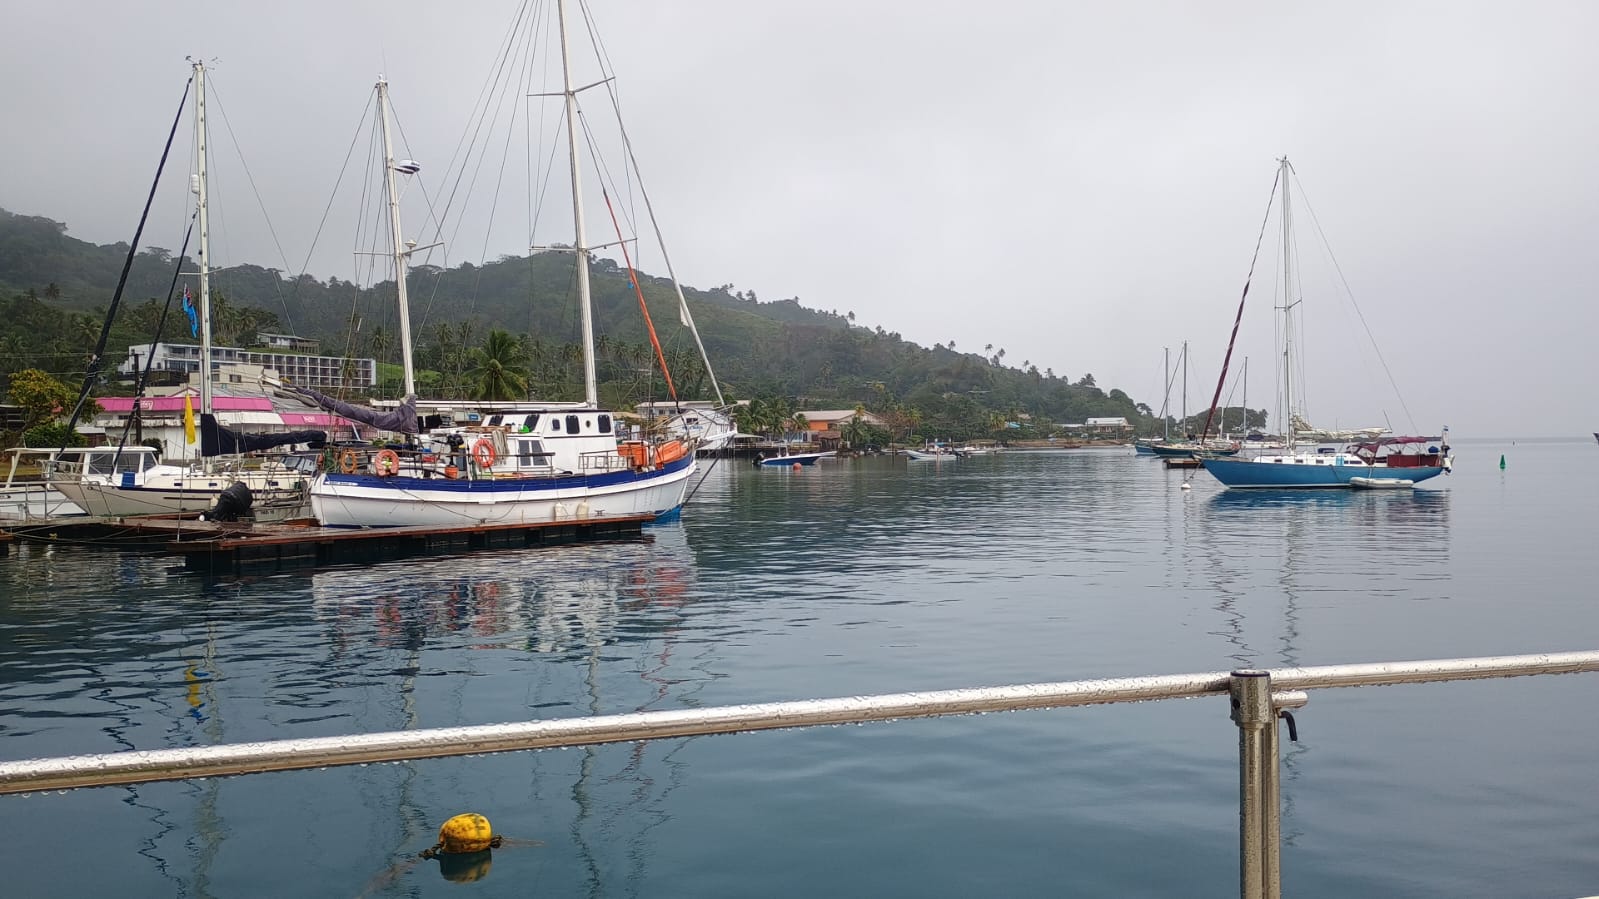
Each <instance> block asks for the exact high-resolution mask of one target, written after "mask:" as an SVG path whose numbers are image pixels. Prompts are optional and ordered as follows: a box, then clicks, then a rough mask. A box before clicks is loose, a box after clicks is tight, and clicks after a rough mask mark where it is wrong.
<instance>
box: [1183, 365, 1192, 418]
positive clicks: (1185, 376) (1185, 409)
mask: <svg viewBox="0 0 1599 899" xmlns="http://www.w3.org/2000/svg"><path fill="white" fill-rule="evenodd" d="M1191 430H1192V429H1191V428H1189V427H1188V341H1186V340H1185V341H1183V439H1184V440H1187V439H1188V435H1189V432H1190V431H1191Z"/></svg>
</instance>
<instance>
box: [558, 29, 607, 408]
mask: <svg viewBox="0 0 1599 899" xmlns="http://www.w3.org/2000/svg"><path fill="white" fill-rule="evenodd" d="M555 8H556V12H557V14H558V16H559V19H560V25H561V93H562V95H563V96H565V97H566V146H567V155H568V157H569V159H570V168H571V172H572V232H573V237H572V249H573V251H575V252H576V253H577V297H578V304H579V308H580V309H581V311H582V321H583V399H584V400H585V401H586V402H587V403H588V404H589V405H590V406H598V405H599V404H600V393H599V385H598V383H597V381H596V379H595V375H594V309H593V301H592V299H591V298H590V296H589V248H588V246H587V245H586V244H585V243H584V240H585V237H584V233H583V187H582V183H583V182H582V177H581V174H580V172H579V171H578V166H577V129H578V121H577V92H576V91H574V90H573V89H572V61H571V50H570V48H569V47H568V46H567V43H568V42H567V38H566V0H560V2H558V3H557V4H556V6H555Z"/></svg>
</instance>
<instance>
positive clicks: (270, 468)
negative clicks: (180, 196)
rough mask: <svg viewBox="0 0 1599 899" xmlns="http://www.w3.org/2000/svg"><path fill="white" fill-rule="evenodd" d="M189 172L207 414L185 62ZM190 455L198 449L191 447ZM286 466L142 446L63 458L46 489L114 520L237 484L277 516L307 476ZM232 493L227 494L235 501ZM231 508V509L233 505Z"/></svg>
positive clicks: (197, 186) (207, 261)
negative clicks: (185, 455) (166, 455)
mask: <svg viewBox="0 0 1599 899" xmlns="http://www.w3.org/2000/svg"><path fill="white" fill-rule="evenodd" d="M192 64H193V68H194V76H193V77H194V135H195V137H194V140H195V164H196V167H195V172H194V174H193V175H192V176H191V181H190V189H191V190H192V191H193V192H194V195H195V211H196V216H197V219H198V222H197V225H198V227H199V230H200V252H199V273H198V274H199V287H200V296H199V327H200V373H199V382H200V385H199V400H200V409H199V412H200V414H201V415H202V416H204V415H209V414H210V413H211V412H212V382H211V376H212V372H211V355H212V354H211V252H210V218H209V216H210V209H209V204H208V203H207V198H206V191H207V186H208V185H207V156H206V151H207V144H208V143H209V135H208V132H207V130H206V119H205V63H204V62H202V61H200V60H193V62H192ZM197 449H198V447H197ZM286 462H292V460H279V459H272V458H257V459H250V460H248V461H246V460H245V459H243V458H241V457H237V456H234V457H230V458H227V459H203V458H201V459H195V460H194V461H192V462H185V463H181V464H169V463H163V462H160V461H158V460H157V459H156V458H155V457H154V456H153V455H152V451H151V450H150V449H148V448H147V447H133V446H125V447H104V448H100V449H98V450H97V451H96V452H94V453H88V454H80V455H75V456H68V457H65V458H63V459H58V460H56V461H55V462H54V466H53V471H52V472H51V475H50V480H51V484H52V486H54V487H55V488H56V489H57V490H58V491H60V493H61V494H62V495H63V496H65V497H66V498H67V499H68V500H70V501H71V502H72V503H73V504H74V505H76V506H77V507H78V508H80V509H82V510H83V511H85V512H88V513H89V514H91V515H105V516H113V517H121V516H125V515H152V514H170V513H181V512H203V511H205V510H207V509H212V508H215V507H216V505H217V502H218V500H219V498H220V497H221V496H222V494H223V492H224V491H227V490H229V489H230V488H233V487H234V485H236V484H242V485H244V487H245V488H248V490H249V498H250V500H251V502H250V503H248V504H246V505H253V506H255V507H257V508H262V509H265V508H269V507H270V508H272V509H274V510H276V511H277V512H278V513H280V514H287V513H289V512H292V510H294V509H295V508H297V507H303V505H304V502H305V495H306V494H305V491H306V488H307V486H308V485H309V482H310V473H309V472H308V471H303V470H300V469H298V468H296V467H293V466H292V464H285V463H286ZM237 495H238V491H235V496H237ZM234 505H235V509H237V503H235V504H234Z"/></svg>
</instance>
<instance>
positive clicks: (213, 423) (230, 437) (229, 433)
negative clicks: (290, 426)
mask: <svg viewBox="0 0 1599 899" xmlns="http://www.w3.org/2000/svg"><path fill="white" fill-rule="evenodd" d="M327 441H328V434H327V432H326V431H288V432H286V433H282V434H241V433H239V432H238V431H235V430H233V429H232V428H229V427H227V426H226V425H223V424H221V423H220V422H218V421H217V417H216V416H215V415H201V416H200V455H202V456H206V457H210V456H229V455H236V454H238V453H253V452H258V451H260V450H267V449H272V448H274V447H279V446H293V445H294V444H297V443H308V444H310V445H311V448H312V449H321V448H322V445H323V444H325V443H327Z"/></svg>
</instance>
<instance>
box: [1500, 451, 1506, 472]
mask: <svg viewBox="0 0 1599 899" xmlns="http://www.w3.org/2000/svg"><path fill="white" fill-rule="evenodd" d="M1499 470H1500V471H1504V470H1505V454H1504V453H1500V454H1499Z"/></svg>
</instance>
